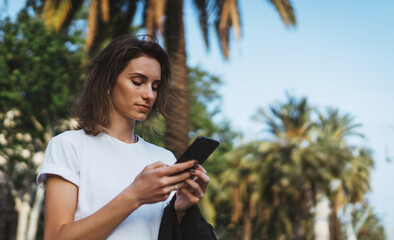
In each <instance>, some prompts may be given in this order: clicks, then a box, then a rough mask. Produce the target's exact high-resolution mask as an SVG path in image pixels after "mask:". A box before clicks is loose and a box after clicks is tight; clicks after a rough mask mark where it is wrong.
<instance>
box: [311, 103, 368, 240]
mask: <svg viewBox="0 0 394 240" xmlns="http://www.w3.org/2000/svg"><path fill="white" fill-rule="evenodd" d="M318 116H319V121H318V123H317V125H318V134H317V143H318V146H319V147H320V149H322V152H323V153H324V154H323V155H322V156H324V157H322V158H325V159H322V158H321V159H322V161H323V162H330V164H329V166H327V167H329V168H330V169H331V172H332V179H331V180H330V182H329V185H327V187H326V188H325V189H324V193H325V194H326V195H327V196H328V198H329V200H330V203H331V209H332V211H331V215H330V239H343V236H344V233H343V232H342V226H341V222H340V221H339V219H338V216H337V214H338V211H339V209H340V208H341V207H342V206H344V205H345V204H347V203H357V202H362V201H363V197H364V194H365V193H366V192H367V191H369V190H370V187H369V181H370V171H371V168H372V167H373V159H372V157H371V153H370V151H369V150H367V149H365V148H362V147H359V146H351V145H349V144H348V143H347V139H348V138H349V137H350V136H358V137H363V135H362V134H360V133H359V132H356V131H355V129H357V128H358V127H360V126H361V125H360V124H354V123H353V121H354V118H353V117H351V116H350V115H349V114H343V115H341V114H340V113H339V110H338V109H332V108H328V109H327V111H326V113H325V114H323V113H318Z"/></svg>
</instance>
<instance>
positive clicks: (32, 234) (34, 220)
mask: <svg viewBox="0 0 394 240" xmlns="http://www.w3.org/2000/svg"><path fill="white" fill-rule="evenodd" d="M44 197H45V191H44V189H42V188H40V187H39V186H36V196H35V198H34V204H33V207H32V208H31V211H30V217H29V225H28V229H27V239H28V240H33V239H36V235H37V229H38V223H39V218H40V212H41V209H42V205H43V202H44Z"/></svg>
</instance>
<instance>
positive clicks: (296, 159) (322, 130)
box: [219, 96, 373, 239]
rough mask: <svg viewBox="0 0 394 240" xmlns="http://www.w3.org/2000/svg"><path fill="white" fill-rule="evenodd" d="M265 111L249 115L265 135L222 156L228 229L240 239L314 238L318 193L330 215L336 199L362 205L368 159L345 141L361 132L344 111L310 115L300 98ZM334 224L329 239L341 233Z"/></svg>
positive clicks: (370, 162) (363, 151)
mask: <svg viewBox="0 0 394 240" xmlns="http://www.w3.org/2000/svg"><path fill="white" fill-rule="evenodd" d="M269 110H270V112H269V113H267V112H265V111H264V110H262V109H260V110H259V111H258V113H257V114H256V116H255V119H256V120H257V121H261V122H263V123H265V125H266V126H267V127H268V133H269V136H270V137H269V138H268V139H266V140H265V141H257V142H255V143H249V144H246V145H243V146H240V147H237V148H235V149H234V150H233V151H231V152H229V153H228V154H226V155H225V156H226V157H225V158H224V160H225V162H226V164H227V166H225V170H224V171H223V173H222V174H221V175H220V178H219V179H220V181H221V183H222V185H221V186H222V188H223V189H225V190H224V191H223V192H224V193H232V195H228V194H227V196H226V199H231V201H232V205H231V209H232V213H233V214H232V218H231V222H230V223H229V226H232V224H235V225H237V224H239V225H240V228H241V229H243V230H242V231H240V232H242V234H243V236H242V238H243V239H251V237H253V236H256V237H258V238H259V237H260V238H261V237H263V239H278V238H283V237H285V238H290V239H314V233H313V215H314V210H315V207H316V201H317V196H318V195H321V194H324V195H326V196H328V198H329V199H330V202H331V207H332V216H335V217H337V212H338V209H339V208H340V207H341V206H343V204H345V203H357V202H361V201H362V199H363V196H364V194H365V193H366V192H367V191H368V190H369V172H370V170H371V167H372V165H373V160H372V158H371V156H370V153H369V151H368V150H367V149H365V148H362V147H358V146H351V145H349V144H348V143H347V139H346V136H350V135H360V134H358V133H357V132H355V131H354V130H355V128H357V127H358V126H359V125H358V124H353V119H352V118H351V117H350V116H349V115H346V114H345V115H340V114H339V112H338V110H333V109H331V110H328V114H327V115H324V114H320V115H318V116H313V115H312V114H313V113H315V112H314V111H313V108H312V107H311V106H310V105H309V104H308V102H307V99H306V98H302V99H300V100H298V99H296V98H294V97H292V96H288V99H287V102H285V103H279V104H277V105H274V106H271V107H270V108H269ZM316 117H318V118H316ZM313 119H318V120H316V121H313ZM256 146H258V147H256ZM255 176H258V178H257V179H256V177H255ZM252 180H253V181H252ZM244 184H245V186H243V185H244ZM240 191H241V194H240V195H239V196H241V197H239V196H237V195H238V194H239V192H240ZM256 193H257V195H256ZM229 196H231V197H229ZM252 203H253V204H252ZM252 212H257V213H258V214H256V215H255V214H250V213H252ZM234 213H237V214H234ZM241 216H242V217H243V219H242V220H239V219H240V217H241ZM254 216H257V217H255V218H253V217H254ZM247 218H250V219H247ZM225 222H226V221H225ZM338 222H339V221H338ZM226 223H228V221H227V222H226ZM250 223H252V224H254V226H252V227H250ZM338 227H339V233H338V235H333V236H339V237H341V236H343V233H342V232H341V225H340V222H339V225H338ZM233 228H235V229H236V228H237V226H235V227H233ZM333 228H335V226H331V229H333ZM250 229H252V230H250ZM230 230H231V229H230ZM248 231H252V233H248ZM235 232H237V231H235ZM235 234H237V233H235ZM238 238H240V236H238Z"/></svg>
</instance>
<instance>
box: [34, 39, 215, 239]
mask: <svg viewBox="0 0 394 240" xmlns="http://www.w3.org/2000/svg"><path fill="white" fill-rule="evenodd" d="M170 78H171V70H170V62H169V59H168V56H167V54H166V52H165V51H164V50H163V49H162V48H161V47H160V45H158V44H157V43H154V42H151V41H146V40H139V39H136V38H133V37H130V36H122V37H119V38H117V39H115V40H114V41H113V42H112V43H110V44H109V45H108V46H107V47H106V48H105V49H104V50H103V51H102V53H100V55H99V56H98V57H97V58H96V59H94V60H93V63H92V67H91V71H90V74H89V76H88V77H87V79H86V82H85V84H84V87H83V90H82V94H81V97H80V100H79V101H78V102H77V112H76V118H77V121H78V130H74V131H67V132H64V133H62V134H60V135H58V136H56V137H54V138H53V139H52V140H51V142H50V143H49V145H48V148H47V150H46V153H45V158H44V162H43V165H42V167H41V169H40V172H39V174H38V176H37V182H38V183H39V184H40V185H42V186H43V187H45V189H46V201H45V230H44V238H45V239H106V238H108V239H157V238H158V232H159V227H160V221H161V217H162V214H163V209H164V207H165V206H166V205H167V202H166V200H167V199H168V198H169V196H170V194H171V192H172V191H174V190H176V200H175V204H174V209H175V212H176V218H177V220H178V222H181V221H182V218H183V217H184V215H185V212H186V210H188V209H189V208H190V207H192V206H193V205H195V204H196V203H197V202H198V201H199V200H200V199H201V198H202V197H203V195H204V192H205V190H206V187H207V185H208V182H209V178H208V176H207V175H206V171H205V170H204V169H203V168H202V167H201V166H199V165H198V164H197V163H196V162H195V161H188V162H185V163H180V164H175V165H173V163H174V162H175V157H174V155H173V154H172V153H171V152H169V151H167V150H165V149H163V148H160V147H158V146H155V145H152V144H150V143H147V142H145V141H144V139H142V138H141V137H139V136H137V135H136V134H135V133H134V129H135V124H136V122H137V121H144V120H146V119H147V118H151V117H152V116H154V115H156V114H157V113H158V112H160V113H161V114H162V115H163V116H164V117H169V116H171V114H173V113H171V109H172V108H171V105H172V103H173V102H174V101H176V96H177V94H176V90H175V88H174V87H173V86H172V85H171V81H170ZM187 169H191V170H187Z"/></svg>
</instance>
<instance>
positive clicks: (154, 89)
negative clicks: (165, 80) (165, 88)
mask: <svg viewBox="0 0 394 240" xmlns="http://www.w3.org/2000/svg"><path fill="white" fill-rule="evenodd" d="M159 87H160V83H154V84H152V90H153V91H157V89H158V88H159Z"/></svg>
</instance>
